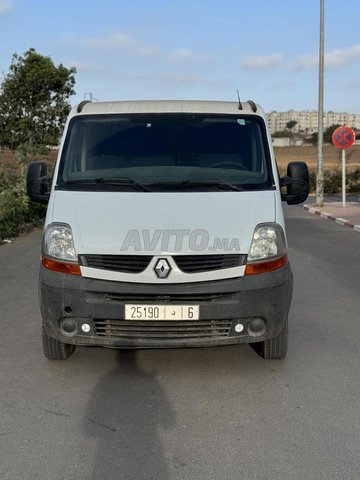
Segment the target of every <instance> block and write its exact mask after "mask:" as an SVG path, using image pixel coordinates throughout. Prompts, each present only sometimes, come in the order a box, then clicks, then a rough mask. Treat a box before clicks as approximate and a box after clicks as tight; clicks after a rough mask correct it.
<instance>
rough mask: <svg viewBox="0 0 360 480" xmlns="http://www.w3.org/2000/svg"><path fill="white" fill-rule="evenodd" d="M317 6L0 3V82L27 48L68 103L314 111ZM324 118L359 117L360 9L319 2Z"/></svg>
mask: <svg viewBox="0 0 360 480" xmlns="http://www.w3.org/2000/svg"><path fill="white" fill-rule="evenodd" d="M319 3H320V1H319V0H301V1H295V0H101V1H100V0H99V1H97V0H87V1H85V0H58V1H51V0H0V72H3V73H5V74H6V72H7V71H8V68H9V65H10V63H11V58H12V54H13V53H15V52H16V53H18V54H23V53H24V52H25V51H26V50H28V49H29V48H30V47H33V48H35V49H36V50H37V51H38V52H39V53H41V54H43V55H50V56H51V57H52V59H53V60H54V62H55V63H56V64H59V63H63V64H64V65H65V66H68V67H69V66H76V68H77V72H78V73H77V75H76V86H75V88H76V96H75V97H72V103H76V102H78V101H81V100H83V99H84V96H87V97H89V93H90V92H91V93H92V95H93V97H95V98H97V99H98V100H127V99H210V100H216V99H220V100H235V99H236V89H239V92H240V96H241V98H242V99H243V100H247V99H249V98H250V99H253V100H255V101H257V102H258V103H260V104H262V105H263V107H264V108H265V110H266V111H271V110H278V111H282V110H289V109H292V108H294V109H297V110H307V109H316V108H317V88H318V48H319V47H318V45H319ZM325 50H326V55H325V66H326V72H325V74H326V77H325V109H326V110H334V111H339V112H340V111H347V112H349V113H360V0H344V1H339V0H325Z"/></svg>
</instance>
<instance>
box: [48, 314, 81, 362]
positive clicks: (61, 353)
mask: <svg viewBox="0 0 360 480" xmlns="http://www.w3.org/2000/svg"><path fill="white" fill-rule="evenodd" d="M42 345H43V351H44V355H45V357H46V358H47V359H49V360H66V359H67V358H69V357H70V355H72V354H73V353H74V350H75V348H76V347H75V345H70V344H69V343H63V342H60V341H59V340H56V339H55V338H52V337H50V336H49V335H48V333H47V331H46V328H45V325H44V322H43V325H42Z"/></svg>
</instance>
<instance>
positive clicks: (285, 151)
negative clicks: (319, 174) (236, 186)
mask: <svg viewBox="0 0 360 480" xmlns="http://www.w3.org/2000/svg"><path fill="white" fill-rule="evenodd" d="M274 150H275V155H276V160H277V162H278V165H279V167H286V165H287V164H288V163H289V162H296V161H301V162H306V163H307V165H308V167H309V169H311V170H315V169H316V165H317V147H313V146H311V147H276V148H274ZM323 156H324V169H325V170H333V169H336V168H339V167H341V150H340V149H339V148H336V147H334V146H333V145H324V149H323ZM346 167H347V169H349V170H355V169H357V168H360V145H354V146H353V147H350V148H349V149H347V150H346Z"/></svg>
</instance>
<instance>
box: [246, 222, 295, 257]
mask: <svg viewBox="0 0 360 480" xmlns="http://www.w3.org/2000/svg"><path fill="white" fill-rule="evenodd" d="M284 254H286V241H285V235H284V231H283V229H282V228H281V226H280V225H278V224H276V223H268V224H260V225H258V226H257V227H256V228H255V231H254V235H253V239H252V242H251V247H250V251H249V255H248V262H256V261H259V260H265V259H268V258H274V257H280V256H282V255H284Z"/></svg>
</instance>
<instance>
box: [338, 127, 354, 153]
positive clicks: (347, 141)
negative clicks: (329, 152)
mask: <svg viewBox="0 0 360 480" xmlns="http://www.w3.org/2000/svg"><path fill="white" fill-rule="evenodd" d="M354 141H355V132H354V130H353V129H352V128H350V127H346V126H345V125H343V126H342V127H338V128H337V129H336V130H334V132H333V134H332V142H333V144H334V145H335V147H338V148H342V149H346V148H349V147H351V145H352V144H353V143H354Z"/></svg>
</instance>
